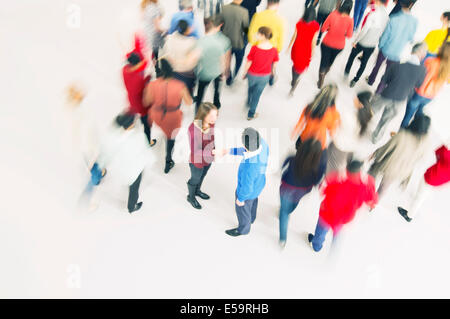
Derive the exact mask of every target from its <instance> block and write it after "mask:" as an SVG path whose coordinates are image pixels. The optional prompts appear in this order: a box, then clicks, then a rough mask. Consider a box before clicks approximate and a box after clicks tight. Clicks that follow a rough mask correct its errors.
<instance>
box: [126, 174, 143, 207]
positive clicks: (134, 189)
mask: <svg viewBox="0 0 450 319" xmlns="http://www.w3.org/2000/svg"><path fill="white" fill-rule="evenodd" d="M141 179H142V173H140V174H139V176H138V177H137V178H136V180H135V181H134V182H133V184H131V185H130V191H129V193H128V211H129V212H132V211H133V210H134V209H135V207H136V203H137V201H138V198H139V185H141Z"/></svg>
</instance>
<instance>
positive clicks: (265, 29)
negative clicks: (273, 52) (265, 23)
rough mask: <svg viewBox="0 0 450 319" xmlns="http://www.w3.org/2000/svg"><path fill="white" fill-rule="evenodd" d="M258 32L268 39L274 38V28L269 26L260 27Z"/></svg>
mask: <svg viewBox="0 0 450 319" xmlns="http://www.w3.org/2000/svg"><path fill="white" fill-rule="evenodd" d="M258 33H259V34H262V35H263V36H264V37H265V38H266V39H267V40H270V39H272V35H273V34H272V30H271V29H270V28H269V27H260V28H259V29H258Z"/></svg>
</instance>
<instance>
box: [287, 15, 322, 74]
mask: <svg viewBox="0 0 450 319" xmlns="http://www.w3.org/2000/svg"><path fill="white" fill-rule="evenodd" d="M319 28H320V26H319V23H317V21H311V22H305V21H304V20H303V19H301V20H300V21H299V22H298V23H297V26H296V30H297V37H296V39H295V42H294V45H293V46H292V51H291V59H292V62H293V63H294V70H295V72H297V73H302V72H303V71H305V69H306V68H307V67H308V66H309V63H310V62H311V51H312V47H311V46H312V40H313V37H314V35H315V34H316V32H317V31H319Z"/></svg>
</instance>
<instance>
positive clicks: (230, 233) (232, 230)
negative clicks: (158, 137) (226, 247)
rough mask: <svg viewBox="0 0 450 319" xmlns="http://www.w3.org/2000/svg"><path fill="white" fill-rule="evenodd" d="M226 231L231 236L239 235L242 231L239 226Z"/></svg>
mask: <svg viewBox="0 0 450 319" xmlns="http://www.w3.org/2000/svg"><path fill="white" fill-rule="evenodd" d="M225 233H226V234H227V235H230V236H231V237H237V236H240V235H241V233H240V232H239V231H238V229H237V228H233V229H228V230H226V231H225Z"/></svg>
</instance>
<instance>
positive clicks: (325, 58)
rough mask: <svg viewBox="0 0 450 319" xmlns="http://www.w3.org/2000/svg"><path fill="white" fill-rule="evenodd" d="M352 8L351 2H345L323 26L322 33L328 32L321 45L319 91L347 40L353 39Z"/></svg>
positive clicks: (346, 0)
mask: <svg viewBox="0 0 450 319" xmlns="http://www.w3.org/2000/svg"><path fill="white" fill-rule="evenodd" d="M352 6H353V2H352V1H351V0H344V2H343V3H342V4H341V6H340V7H339V9H337V10H335V11H333V12H332V13H331V14H330V15H329V16H328V18H327V19H326V20H325V22H324V23H323V25H322V29H321V30H322V32H327V34H326V35H325V38H324V39H323V42H322V44H321V45H320V51H321V57H320V68H319V81H318V82H317V87H318V88H319V89H320V88H321V87H322V85H323V81H324V80H325V76H326V75H327V73H328V72H329V71H330V69H331V66H332V65H333V63H334V60H335V59H336V57H337V56H338V54H339V53H341V51H342V50H343V49H344V47H345V39H346V38H351V37H352V35H353V19H352V18H351V17H350V12H351V11H352Z"/></svg>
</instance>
